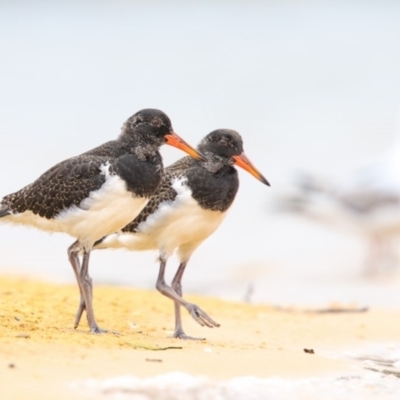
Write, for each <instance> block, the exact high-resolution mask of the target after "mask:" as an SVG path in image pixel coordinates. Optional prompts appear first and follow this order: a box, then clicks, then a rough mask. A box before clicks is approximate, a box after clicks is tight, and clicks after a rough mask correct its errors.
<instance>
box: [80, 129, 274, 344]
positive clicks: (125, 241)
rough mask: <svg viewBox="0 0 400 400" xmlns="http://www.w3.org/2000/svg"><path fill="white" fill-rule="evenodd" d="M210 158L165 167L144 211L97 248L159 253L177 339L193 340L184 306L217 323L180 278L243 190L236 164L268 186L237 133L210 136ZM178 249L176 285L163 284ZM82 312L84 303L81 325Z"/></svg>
mask: <svg viewBox="0 0 400 400" xmlns="http://www.w3.org/2000/svg"><path fill="white" fill-rule="evenodd" d="M198 150H199V152H201V154H203V155H204V156H205V157H206V160H199V159H198V160H195V159H193V158H191V157H184V158H182V159H180V160H179V161H177V162H176V163H174V164H172V165H171V166H169V167H167V168H166V169H165V174H164V176H163V178H162V182H161V184H160V186H159V187H158V189H157V191H156V192H155V194H154V195H153V196H152V197H151V198H150V201H149V202H148V204H147V205H146V207H145V208H144V209H143V211H142V212H141V213H140V214H139V215H138V216H137V217H136V218H135V219H134V220H133V221H132V222H131V223H130V224H128V225H127V226H125V227H124V228H123V229H122V230H121V231H119V232H116V233H114V234H112V235H109V236H106V237H104V238H102V239H101V240H99V241H97V242H96V243H95V245H94V249H102V248H113V249H117V248H125V249H128V250H152V249H157V250H159V260H160V270H159V275H158V279H157V284H156V287H157V289H158V290H159V291H160V292H161V293H162V294H163V295H165V296H167V297H169V298H170V299H172V300H173V301H174V303H175V332H174V334H173V336H174V337H176V338H180V339H194V338H192V337H190V336H187V335H186V334H185V332H184V331H183V328H182V321H181V314H180V307H181V306H183V307H185V308H186V309H187V310H188V311H189V313H190V315H191V316H192V317H193V318H194V319H195V320H196V321H197V322H198V323H199V324H200V325H202V326H208V327H210V328H212V327H214V326H216V327H218V326H219V324H218V323H217V322H215V321H214V320H213V319H211V318H210V317H209V316H208V315H207V314H206V313H205V312H204V311H203V310H201V309H200V308H199V307H198V306H197V305H196V304H192V303H189V302H187V301H185V300H184V299H183V298H182V286H181V280H182V276H183V273H184V271H185V268H186V265H187V263H188V261H189V259H190V256H191V255H192V253H193V252H194V251H195V250H196V248H197V247H198V246H199V245H200V244H201V243H202V242H203V241H204V240H205V239H207V238H208V237H209V236H210V235H211V234H212V233H213V232H214V231H215V230H216V229H217V228H218V227H219V225H220V224H221V222H222V221H223V219H224V217H225V215H226V213H227V211H228V210H229V208H230V207H231V205H232V203H233V200H234V199H235V196H236V193H237V190H238V188H239V178H238V173H237V171H236V169H235V167H234V166H235V165H237V166H239V167H242V168H243V169H245V170H246V171H248V172H250V173H251V174H252V175H253V176H255V177H256V178H257V179H258V180H260V181H261V182H262V183H264V184H266V185H268V186H269V183H268V181H267V180H266V179H265V178H264V176H263V175H262V174H261V173H260V172H259V171H258V170H257V169H256V168H255V167H254V166H253V164H252V163H251V162H250V160H249V159H248V158H247V157H246V155H245V153H244V152H243V141H242V138H241V136H240V135H239V133H237V132H236V131H233V130H229V129H218V130H215V131H213V132H211V133H210V134H208V135H207V136H206V137H205V138H204V139H203V140H202V141H201V143H200V144H199V146H198ZM175 250H177V253H178V257H179V259H180V265H179V268H178V270H177V272H176V275H175V277H174V278H173V281H172V285H171V286H168V285H167V284H166V283H165V279H164V272H165V268H166V263H167V260H168V258H169V257H170V256H171V255H172V254H173V253H174V251H175ZM83 310H84V304H83V303H82V304H81V306H80V308H79V309H78V312H77V318H78V319H77V322H79V318H80V315H81V314H82V312H83Z"/></svg>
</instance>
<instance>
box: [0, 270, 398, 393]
mask: <svg viewBox="0 0 400 400" xmlns="http://www.w3.org/2000/svg"><path fill="white" fill-rule="evenodd" d="M78 297H79V296H78V289H77V287H76V286H74V285H59V284H52V283H45V282H39V281H33V280H25V279H22V278H18V277H9V276H7V277H6V276H3V277H0V377H1V379H0V392H1V393H2V398H4V399H16V400H19V399H26V398H27V396H29V398H33V399H36V398H37V399H39V398H40V399H55V398H57V399H70V398H71V396H73V398H75V399H89V398H96V396H93V397H90V395H89V394H87V393H81V392H79V391H76V389H72V388H71V383H72V382H80V381H84V380H87V379H89V378H95V379H105V378H110V377H113V376H120V375H135V376H138V377H151V376H154V375H159V374H164V373H168V372H173V371H182V372H185V373H189V374H192V375H203V376H206V377H209V378H211V379H215V380H218V379H229V378H233V377H238V376H247V375H252V376H255V377H260V378H268V377H287V378H297V377H299V378H302V377H304V378H308V377H314V376H324V375H325V376H327V375H329V374H334V373H338V372H340V373H342V372H343V373H346V372H351V371H352V368H353V363H352V362H351V361H349V360H345V359H335V358H330V357H327V356H326V355H327V354H329V353H332V352H335V351H336V350H338V351H339V349H348V348H352V346H360V345H363V344H368V343H389V342H396V341H397V342H398V341H399V339H400V324H399V320H400V310H383V309H380V310H378V309H377V310H375V309H372V310H368V311H365V312H359V311H357V309H355V310H354V311H355V312H315V311H312V310H302V309H294V308H293V309H284V310H279V309H276V308H273V307H269V306H267V305H251V304H245V303H233V302H226V301H222V300H218V299H213V298H207V297H199V296H185V298H186V299H187V300H189V301H191V302H194V303H196V304H197V305H199V306H200V307H201V308H202V309H203V310H204V311H206V312H207V313H209V315H210V316H212V317H213V318H214V319H215V320H216V321H218V322H219V323H220V324H221V327H220V328H214V329H209V328H205V327H201V326H199V325H198V324H197V323H196V322H195V321H194V320H193V319H192V318H191V317H190V315H189V314H188V313H187V312H186V310H183V323H184V328H185V331H186V333H187V334H190V335H193V336H197V337H205V338H206V340H204V341H181V340H178V339H173V338H171V337H170V335H171V333H172V330H173V324H174V319H173V305H172V302H171V301H170V300H169V299H166V298H164V297H163V296H162V295H161V294H159V293H158V292H156V291H145V290H138V289H133V288H121V287H100V286H96V285H95V287H94V305H95V311H96V315H97V321H98V323H99V326H100V327H103V328H107V329H112V330H114V331H117V332H118V334H112V333H107V334H103V335H93V334H90V333H88V328H87V324H86V320H84V319H83V320H82V323H81V326H80V327H79V328H78V329H76V330H75V329H73V320H74V313H75V311H76V307H77V304H78ZM328 311H329V310H328ZM304 349H308V350H311V349H312V350H313V351H314V354H310V353H306V352H305V351H304Z"/></svg>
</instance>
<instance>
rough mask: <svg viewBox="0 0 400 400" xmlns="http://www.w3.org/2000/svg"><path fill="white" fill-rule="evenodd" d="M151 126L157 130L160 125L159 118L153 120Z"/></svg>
mask: <svg viewBox="0 0 400 400" xmlns="http://www.w3.org/2000/svg"><path fill="white" fill-rule="evenodd" d="M151 124H152V125H153V126H155V127H157V128H159V127H160V126H161V125H162V122H161V119H160V118H154V119H153V120H152V121H151Z"/></svg>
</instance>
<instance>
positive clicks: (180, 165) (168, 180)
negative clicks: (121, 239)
mask: <svg viewBox="0 0 400 400" xmlns="http://www.w3.org/2000/svg"><path fill="white" fill-rule="evenodd" d="M192 165H193V158H191V157H183V158H181V159H180V160H178V161H177V162H175V163H174V164H172V165H170V166H169V167H167V168H165V169H164V175H163V178H162V180H161V184H160V185H159V186H158V189H157V190H156V192H155V193H154V194H153V196H151V198H150V200H149V202H148V203H147V205H146V207H145V208H144V209H143V210H142V211H141V212H140V214H139V215H138V216H137V217H136V218H135V219H134V220H133V221H132V222H131V223H129V224H128V225H126V226H125V227H124V228H123V229H122V231H123V232H136V229H137V227H138V225H139V224H140V223H141V222H143V221H146V219H147V218H148V217H149V216H150V215H151V214H153V213H154V212H155V211H156V210H157V208H158V207H159V206H160V204H161V203H164V202H168V201H170V202H172V201H173V200H174V199H175V197H176V194H177V193H176V191H175V189H174V188H173V187H172V182H173V180H174V179H175V178H178V177H181V176H184V174H185V170H186V169H187V168H190V167H191V166H192Z"/></svg>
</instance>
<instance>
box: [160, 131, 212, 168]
mask: <svg viewBox="0 0 400 400" xmlns="http://www.w3.org/2000/svg"><path fill="white" fill-rule="evenodd" d="M165 139H166V140H167V144H169V145H170V146H173V147H176V148H178V149H180V150H183V151H184V152H185V153H188V154H189V156H191V157H193V158H196V159H198V160H203V161H207V160H206V158H205V157H204V156H203V155H202V154H201V153H199V152H198V151H197V150H196V149H195V148H193V147H192V146H190V145H189V144H188V143H186V142H185V141H184V140H183V139H182V138H181V137H180V136H179V135H177V134H176V133H175V132H171V133H169V134H168V135H165Z"/></svg>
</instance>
